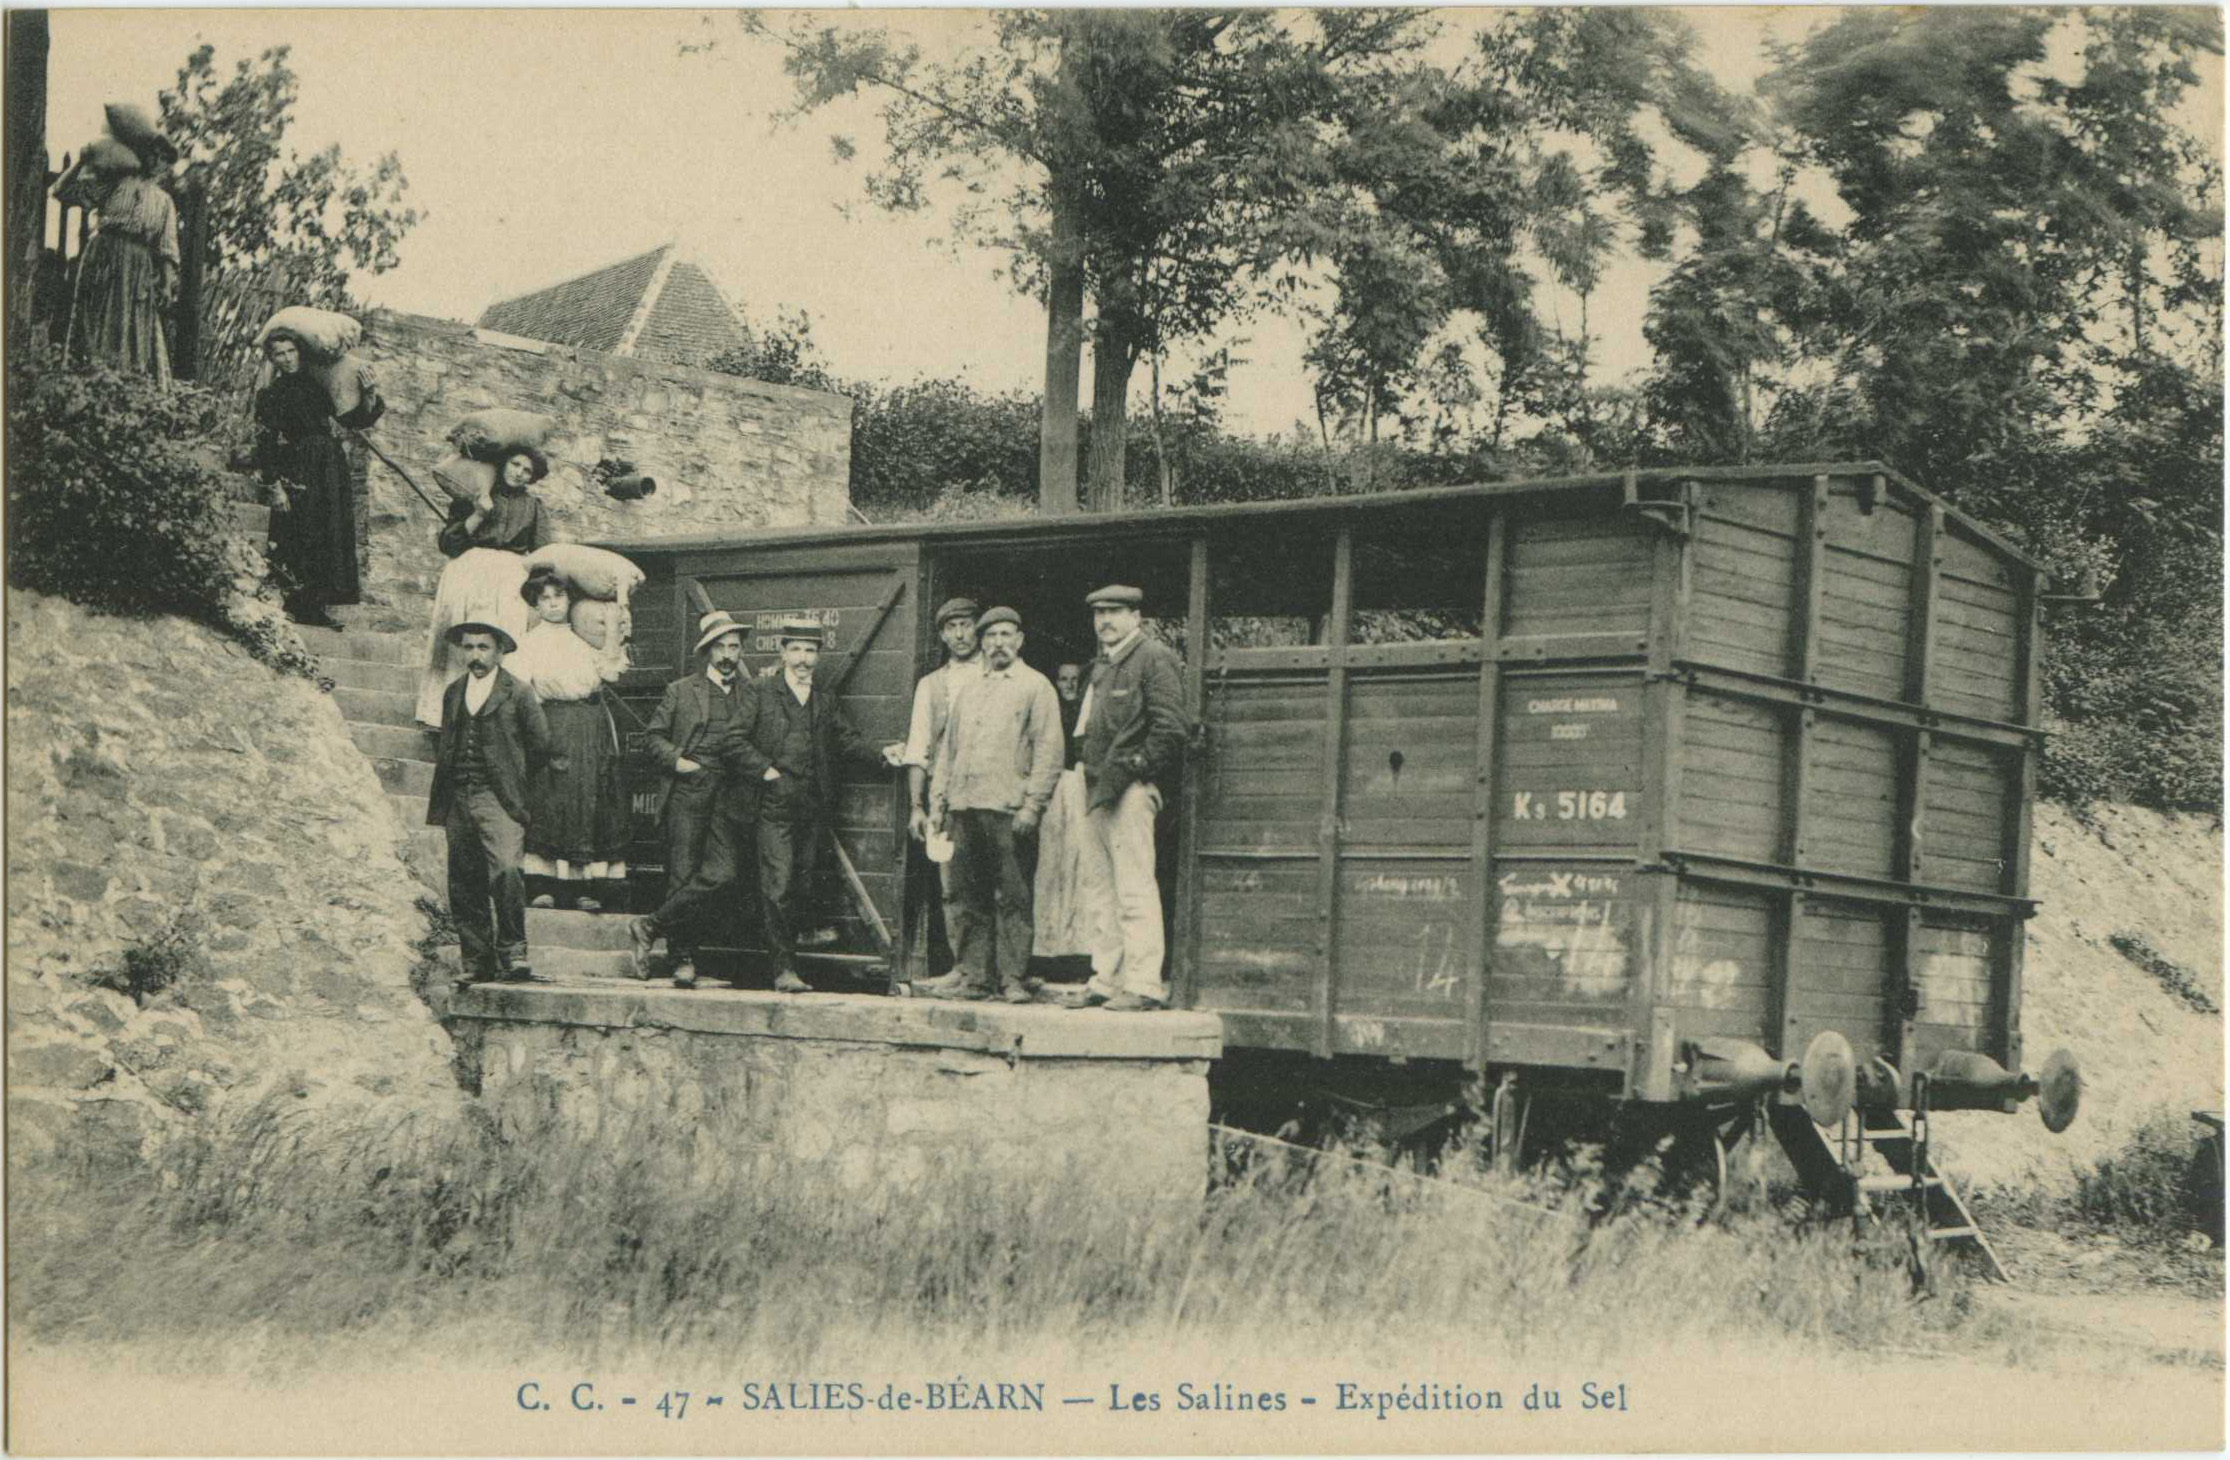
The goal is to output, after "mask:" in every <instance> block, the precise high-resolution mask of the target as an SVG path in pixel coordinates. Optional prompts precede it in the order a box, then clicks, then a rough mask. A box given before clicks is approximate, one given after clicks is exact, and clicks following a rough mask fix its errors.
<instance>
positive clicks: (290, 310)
mask: <svg viewBox="0 0 2230 1460" xmlns="http://www.w3.org/2000/svg"><path fill="white" fill-rule="evenodd" d="M281 331H284V332H286V333H287V334H290V335H292V336H294V338H295V339H297V340H299V341H300V342H301V344H302V352H303V354H305V355H306V356H308V357H309V359H310V360H314V361H317V362H320V363H324V362H328V361H333V360H338V359H339V358H340V357H341V356H343V355H346V354H347V353H348V352H349V351H351V350H353V349H355V348H356V346H357V343H358V342H359V341H360V340H362V339H363V338H364V327H363V326H362V325H360V324H358V323H357V322H356V321H355V320H353V319H350V318H349V317H348V316H347V315H345V314H335V313H334V312H333V311H332V310H330V309H312V308H311V307H310V306H309V305H307V304H290V305H288V306H287V307H286V308H284V309H282V310H280V311H279V312H278V313H277V314H274V315H272V316H271V318H270V319H268V320H266V321H264V325H263V328H262V329H261V330H259V331H257V333H256V348H257V349H259V350H260V349H262V348H263V344H264V341H266V340H268V339H270V338H271V336H273V335H275V334H278V333H279V332H281Z"/></svg>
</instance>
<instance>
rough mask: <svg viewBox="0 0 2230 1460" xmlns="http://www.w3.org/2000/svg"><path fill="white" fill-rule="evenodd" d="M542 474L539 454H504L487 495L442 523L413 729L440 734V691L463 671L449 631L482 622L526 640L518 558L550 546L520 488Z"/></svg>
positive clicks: (523, 573)
mask: <svg viewBox="0 0 2230 1460" xmlns="http://www.w3.org/2000/svg"><path fill="white" fill-rule="evenodd" d="M549 473H550V463H549V461H548V460H547V459H545V458H544V457H543V455H542V453H541V452H539V451H531V450H527V451H515V452H512V453H511V454H510V455H509V456H507V457H505V458H504V460H503V464H502V465H501V466H499V467H497V468H496V483H495V487H494V489H493V490H492V491H491V492H490V493H489V495H487V496H485V497H481V498H480V499H478V500H477V501H469V502H458V503H456V504H455V505H453V506H452V507H451V508H450V509H449V524H448V525H447V526H446V527H444V528H442V530H441V536H440V537H439V538H438V539H436V540H437V541H438V542H439V543H440V545H441V551H442V553H443V555H444V556H446V557H447V558H448V559H449V566H448V567H446V568H444V569H442V570H441V582H440V584H439V585H438V586H436V588H435V589H434V621H433V624H432V625H431V633H430V635H429V639H430V642H429V645H428V649H427V661H426V672H425V673H424V674H423V675H421V676H420V677H419V681H418V723H419V724H421V725H423V726H425V727H426V728H427V729H429V730H439V729H440V728H441V696H442V691H444V690H445V689H447V688H448V687H449V681H450V680H452V679H454V678H456V677H457V676H458V675H459V674H462V673H463V672H464V667H465V662H464V656H463V653H462V651H458V652H456V654H455V655H454V657H452V651H451V649H450V647H449V637H448V636H449V630H450V628H451V627H453V626H454V625H457V624H461V623H473V622H478V623H488V624H494V625H496V626H497V627H498V628H500V629H502V630H503V631H504V632H505V633H507V634H509V635H510V636H511V637H512V639H513V640H514V641H518V640H521V639H524V638H525V637H526V630H527V607H526V604H525V603H524V602H522V601H521V600H520V598H519V590H520V588H522V587H524V586H525V584H526V581H527V567H526V555H527V554H528V553H531V552H533V551H534V550H535V549H536V548H538V547H542V546H544V545H546V544H547V543H548V542H549V541H550V525H549V518H548V516H547V515H545V514H544V512H543V511H542V499H541V498H539V497H537V496H535V495H534V493H532V492H530V491H528V490H527V488H528V487H529V486H531V485H532V484H534V483H535V482H538V481H540V480H542V478H544V477H545V476H548V475H549Z"/></svg>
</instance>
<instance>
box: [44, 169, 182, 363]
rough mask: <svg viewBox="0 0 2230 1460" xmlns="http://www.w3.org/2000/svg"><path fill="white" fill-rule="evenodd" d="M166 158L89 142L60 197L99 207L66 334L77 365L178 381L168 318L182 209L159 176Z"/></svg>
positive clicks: (61, 186) (175, 284)
mask: <svg viewBox="0 0 2230 1460" xmlns="http://www.w3.org/2000/svg"><path fill="white" fill-rule="evenodd" d="M163 160H164V158H163V155H162V153H161V152H159V151H157V150H155V149H154V148H152V147H151V148H150V150H149V151H148V152H147V153H146V154H144V155H135V154H134V152H133V150H132V149H131V148H129V147H126V146H125V145H124V144H123V143H121V142H119V141H117V140H116V139H115V138H114V137H102V138H99V139H97V140H96V141H94V142H93V143H92V144H91V145H89V146H88V147H86V149H85V155H84V158H83V159H82V160H81V161H80V162H79V163H78V164H77V165H76V166H75V167H73V168H71V169H70V172H69V175H68V176H66V177H64V178H63V179H61V181H59V182H58V183H56V185H55V189H54V191H55V196H56V197H58V198H60V199H61V200H62V201H63V202H65V203H79V204H83V205H86V206H89V207H90V208H91V210H92V226H93V236H92V238H91V239H90V240H89V241H88V242H87V243H86V245H85V253H84V256H83V257H82V258H80V259H79V260H78V266H77V287H76V289H75V291H74V292H73V293H72V294H71V296H70V323H69V327H68V330H67V331H66V333H65V334H64V340H65V341H66V345H65V348H66V350H67V353H68V358H69V361H70V363H71V364H72V365H87V364H92V365H108V366H112V367H114V368H115V369H118V370H125V371H130V372H133V373H136V374H140V375H152V376H153V377H155V378H156V379H157V380H168V379H170V342H169V338H168V335H167V333H166V332H165V330H164V329H163V316H164V315H165V314H166V313H167V312H168V311H169V309H170V307H171V302H172V301H173V300H174V299H175V298H176V297H177V293H178V209H177V207H176V206H175V205H174V204H173V203H172V202H171V200H170V194H168V193H166V192H164V191H163V190H162V187H161V185H160V184H158V183H157V182H156V181H155V180H154V179H153V178H152V177H148V176H145V175H143V173H144V171H146V170H149V169H150V168H151V165H154V164H159V163H161V162H162V161H163Z"/></svg>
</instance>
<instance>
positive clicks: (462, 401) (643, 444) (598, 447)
mask: <svg viewBox="0 0 2230 1460" xmlns="http://www.w3.org/2000/svg"><path fill="white" fill-rule="evenodd" d="M359 353H361V354H362V355H363V356H364V358H365V360H366V362H367V363H368V364H369V365H370V366H371V367H372V372H373V376H374V378H375V379H376V380H377V381H378V382H379V388H380V393H381V395H382V396H383V397H385V399H386V401H387V415H386V418H385V419H384V420H382V421H381V422H380V424H379V425H378V426H377V427H376V428H374V429H373V431H372V432H371V439H372V440H373V441H374V442H375V443H377V445H378V446H379V448H380V450H382V451H384V452H386V453H387V455H388V456H390V457H392V458H394V459H395V460H396V461H397V462H399V463H401V465H402V466H403V467H405V468H406V469H407V470H409V472H410V473H411V475H412V476H413V477H415V478H416V479H417V480H418V482H419V485H421V486H422V487H424V488H425V489H426V490H427V492H428V493H430V494H432V495H433V496H434V498H435V500H436V501H437V502H442V503H444V504H446V498H445V497H444V496H443V495H442V493H441V490H440V489H439V488H438V487H436V486H435V484H434V482H433V479H432V477H431V476H430V474H429V473H428V472H427V470H426V468H429V467H431V466H432V465H433V464H434V463H435V462H437V461H439V460H441V459H442V458H443V457H445V456H447V455H449V447H448V444H447V442H446V441H445V440H444V439H443V438H444V437H445V436H446V435H447V433H448V431H449V428H450V427H451V426H452V425H454V424H455V423H456V421H457V419H458V418H459V417H461V416H464V415H466V414H468V413H469V412H472V411H476V410H480V409H482V408H483V407H486V406H510V407H514V408H517V409H520V410H529V411H540V412H542V413H544V414H546V415H550V416H554V417H556V418H557V421H558V435H557V438H556V439H555V440H554V441H553V442H552V444H551V447H550V450H549V453H548V454H549V457H550V475H549V476H548V477H547V478H546V479H545V480H543V481H542V483H541V484H540V485H538V486H537V487H536V488H535V491H536V493H537V494H538V495H540V497H541V498H542V501H543V505H544V506H545V507H546V508H547V509H548V511H549V513H550V515H551V518H552V519H553V524H554V526H555V528H556V530H557V533H558V536H559V537H560V538H561V539H563V540H566V541H574V542H587V541H594V540H597V539H601V538H612V537H665V536H672V535H675V534H677V533H685V532H706V531H723V532H735V533H738V534H743V533H748V532H749V531H751V530H752V529H754V528H763V527H812V526H821V527H834V526H837V525H839V524H841V523H842V522H843V521H844V519H845V515H846V511H847V509H848V508H849V507H850V505H851V485H850V482H851V469H852V425H851V422H852V414H851V412H852V403H851V401H850V400H849V399H847V398H846V397H844V396H840V395H831V394H828V393H827V392H824V391H817V390H801V389H797V388H795V387H792V386H786V385H769V384H767V383H765V382H764V381H758V380H746V379H744V378H742V377H741V376H736V375H723V374H721V373H719V372H717V371H711V370H700V369H695V368H693V367H690V366H686V365H669V364H666V363H664V362H662V361H657V360H643V359H632V358H621V357H619V356H616V355H598V354H594V353H588V352H583V351H578V350H570V349H567V348H565V347H563V346H560V345H551V344H545V343H542V342H541V341H537V340H524V339H519V338H516V337H514V336H511V335H502V334H495V333H492V332H490V331H487V330H480V329H475V328H473V327H472V326H470V325H466V324H459V323H455V322H452V321H446V320H437V319H428V318H425V317H424V316H421V315H413V314H398V313H395V312H392V311H388V310H376V311H373V312H372V313H370V314H368V315H366V316H365V317H364V343H363V345H362V347H361V349H360V352H359ZM607 456H609V457H616V458H623V459H626V460H630V461H632V462H634V463H635V465H636V467H637V469H638V470H641V471H645V472H648V473H650V474H651V475H652V476H654V477H655V478H657V481H658V490H657V492H656V493H655V494H654V495H652V496H649V497H646V498H643V499H642V500H640V501H636V502H619V501H615V500H613V499H612V498H610V497H608V496H606V495H604V493H603V491H602V489H601V488H600V487H598V486H597V485H596V484H595V482H594V480H593V479H592V478H591V477H590V475H589V473H590V472H591V471H592V470H593V469H594V467H595V466H596V463H597V462H598V460H600V459H601V458H604V457H607ZM361 470H362V476H361V478H360V481H361V483H362V500H363V503H364V514H363V523H364V528H363V531H364V550H365V557H364V602H363V604H362V605H361V606H359V607H357V608H354V609H348V610H345V611H344V612H343V614H342V617H344V618H346V619H348V620H349V621H350V622H351V623H352V624H354V626H355V627H358V628H364V629H375V630H407V629H417V628H422V627H423V626H424V624H425V610H426V605H427V604H429V603H430V602H431V601H432V599H433V593H434V585H435V583H436V582H437V581H438V580H439V578H440V577H441V569H442V565H443V563H444V561H445V559H443V557H442V556H441V553H440V551H439V549H437V548H436V547H435V546H434V534H435V532H436V530H437V529H438V527H439V525H440V524H439V522H438V521H437V520H436V519H435V517H434V515H433V513H432V512H431V511H429V510H428V509H427V507H426V505H425V503H423V502H421V501H419V500H418V499H417V498H416V497H415V496H414V495H413V494H412V492H411V490H410V488H409V486H407V485H406V484H405V483H404V482H403V481H402V479H401V478H400V477H398V476H397V475H396V474H395V473H394V472H393V471H392V470H390V469H389V468H388V467H387V466H385V465H384V464H382V463H380V462H378V461H376V460H371V461H369V463H368V465H363V466H362V467H361Z"/></svg>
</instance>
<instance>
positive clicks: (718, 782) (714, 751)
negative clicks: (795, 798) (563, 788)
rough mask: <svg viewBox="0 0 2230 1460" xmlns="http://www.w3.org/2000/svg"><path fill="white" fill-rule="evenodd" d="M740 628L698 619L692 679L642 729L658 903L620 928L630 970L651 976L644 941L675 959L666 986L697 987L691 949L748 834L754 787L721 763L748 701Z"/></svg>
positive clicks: (721, 618) (710, 919)
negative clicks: (662, 843)
mask: <svg viewBox="0 0 2230 1460" xmlns="http://www.w3.org/2000/svg"><path fill="white" fill-rule="evenodd" d="M743 637H744V631H743V625H741V624H739V623H737V622H736V621H735V619H734V618H733V617H732V616H731V615H729V614H726V613H708V614H706V615H705V616H704V617H703V618H702V619H700V620H698V623H697V650H698V652H700V653H702V654H703V655H704V656H705V668H704V672H703V673H701V674H691V675H685V676H683V677H682V678H680V679H677V680H675V681H674V682H673V683H672V684H669V685H667V686H666V694H665V697H664V698H663V699H661V700H660V701H659V702H658V709H657V711H656V712H655V713H653V714H652V715H651V717H650V724H649V725H648V726H646V727H645V739H646V740H647V741H648V744H649V753H650V756H651V758H652V760H653V761H655V762H656V763H657V765H658V767H659V769H660V771H661V772H662V773H663V775H664V777H665V784H664V786H663V787H662V789H661V790H660V791H659V795H658V815H659V819H660V820H661V821H662V822H663V823H664V824H665V829H666V900H665V902H663V903H661V904H660V905H659V907H658V910H657V911H656V912H654V913H652V914H651V915H650V916H648V917H641V918H636V919H635V920H634V921H633V922H631V923H629V924H628V928H627V931H628V939H629V943H630V945H631V949H632V962H633V971H634V974H635V976H636V977H637V978H648V977H650V950H651V945H652V944H654V943H655V942H657V941H658V939H659V938H660V937H664V938H665V940H666V951H667V952H668V953H670V954H672V955H673V959H674V987H675V988H678V989H686V988H694V987H696V984H697V950H698V949H699V948H701V947H703V946H704V944H705V941H706V937H707V935H708V934H710V933H711V932H712V931H713V930H714V927H715V926H716V924H717V920H718V919H719V917H720V916H721V914H722V912H723V911H724V910H726V909H728V908H729V907H731V906H732V900H733V898H734V895H735V894H736V892H737V891H738V889H737V886H736V883H737V878H738V874H739V873H740V872H741V870H742V867H743V853H744V849H745V848H746V847H747V846H749V844H750V843H749V841H748V840H747V839H748V838H749V836H750V834H751V814H752V807H753V804H754V802H755V801H756V800H757V798H758V793H759V788H758V786H757V784H756V783H754V782H752V781H748V780H745V779H743V778H741V777H739V776H736V775H734V774H732V773H731V771H730V770H729V768H728V766H727V764H726V762H725V761H724V759H723V750H724V747H725V746H726V744H727V741H728V732H729V729H730V727H731V725H732V723H733V722H734V721H735V719H736V717H737V716H738V715H739V714H740V713H741V710H740V707H741V706H742V705H743V704H744V703H745V702H746V701H747V700H749V699H750V697H751V695H752V692H753V691H752V686H751V682H750V681H749V680H748V679H746V678H745V677H744V674H743V671H742V666H743Z"/></svg>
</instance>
